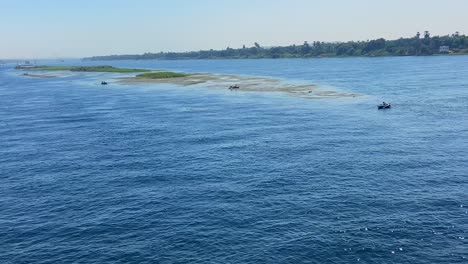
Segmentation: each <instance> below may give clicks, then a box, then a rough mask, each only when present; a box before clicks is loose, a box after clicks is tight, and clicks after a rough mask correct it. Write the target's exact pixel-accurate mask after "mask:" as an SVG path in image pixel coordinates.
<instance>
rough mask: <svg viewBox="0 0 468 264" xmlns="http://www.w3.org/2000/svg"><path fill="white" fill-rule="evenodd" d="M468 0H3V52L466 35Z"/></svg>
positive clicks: (36, 54)
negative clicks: (427, 33) (421, 34)
mask: <svg viewBox="0 0 468 264" xmlns="http://www.w3.org/2000/svg"><path fill="white" fill-rule="evenodd" d="M467 10H468V0H446V1H442V0H391V1H388V0H385V1H384V0H382V1H379V0H316V1H314V0H229V1H228V0H193V1H191V0H167V1H165V0H89V1H88V0H80V1H68V0H0V36H1V37H0V58H27V57H29V58H44V57H51V58H57V57H82V56H91V55H108V54H129V53H132V54H133V53H143V52H159V51H188V50H200V49H210V48H213V49H221V48H226V47H227V46H230V47H233V48H235V47H241V46H242V44H245V45H247V46H251V45H252V44H253V43H254V42H255V41H257V42H259V43H260V44H261V45H266V46H272V45H288V44H293V43H296V44H297V43H302V42H303V41H304V40H307V41H314V40H320V41H344V40H366V39H373V38H378V37H384V38H387V39H393V38H398V37H400V36H412V35H414V34H415V33H416V31H424V30H429V31H430V32H431V33H432V34H433V35H445V34H449V33H452V32H455V31H460V32H461V33H463V34H468V15H467Z"/></svg>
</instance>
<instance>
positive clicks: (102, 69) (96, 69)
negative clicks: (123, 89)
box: [31, 65, 150, 73]
mask: <svg viewBox="0 0 468 264" xmlns="http://www.w3.org/2000/svg"><path fill="white" fill-rule="evenodd" d="M31 70H38V71H76V72H117V73H133V72H149V71H150V70H146V69H130V68H116V67H112V66H107V65H105V66H36V67H34V68H32V69H31Z"/></svg>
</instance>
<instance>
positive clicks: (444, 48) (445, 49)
mask: <svg viewBox="0 0 468 264" xmlns="http://www.w3.org/2000/svg"><path fill="white" fill-rule="evenodd" d="M439 52H440V53H449V52H450V47H449V46H440V47H439Z"/></svg>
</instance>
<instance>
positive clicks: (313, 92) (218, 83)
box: [119, 73, 358, 98]
mask: <svg viewBox="0 0 468 264" xmlns="http://www.w3.org/2000/svg"><path fill="white" fill-rule="evenodd" d="M119 83H121V84H138V83H166V84H174V85H178V86H202V87H206V88H217V89H228V88H229V86H231V85H238V86H239V89H235V90H232V91H240V92H241V91H246V92H283V93H288V94H290V95H294V96H300V97H305V98H326V97H355V96H358V94H355V93H345V92H338V91H333V90H327V89H324V88H322V87H319V86H317V85H313V84H295V83H289V82H286V81H283V80H279V79H274V78H267V77H255V76H239V75H227V74H207V73H200V74H191V75H189V76H185V77H179V78H167V79H151V78H139V77H124V78H119Z"/></svg>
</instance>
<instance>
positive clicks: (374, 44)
mask: <svg viewBox="0 0 468 264" xmlns="http://www.w3.org/2000/svg"><path fill="white" fill-rule="evenodd" d="M441 46H448V48H449V50H450V53H453V54H468V36H465V35H460V34H459V32H455V33H453V34H451V35H446V36H431V35H430V33H429V31H425V32H424V33H423V34H420V33H419V32H418V33H417V34H416V35H415V36H414V37H412V38H400V39H396V40H386V39H383V38H379V39H375V40H370V41H369V40H368V41H348V42H333V43H330V42H321V41H313V42H312V43H309V42H307V41H305V42H304V43H303V44H302V45H290V46H281V47H262V46H261V45H260V44H258V43H257V42H255V43H254V45H253V46H252V47H246V46H245V45H244V46H243V47H242V48H239V49H233V48H230V47H228V48H226V49H224V50H212V49H211V50H201V51H191V52H159V53H144V54H142V55H110V56H95V57H90V58H85V59H87V60H183V59H247V58H253V59H254V58H312V57H345V56H372V57H373V56H423V55H433V54H440V53H446V52H447V50H444V49H440V47H441Z"/></svg>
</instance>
